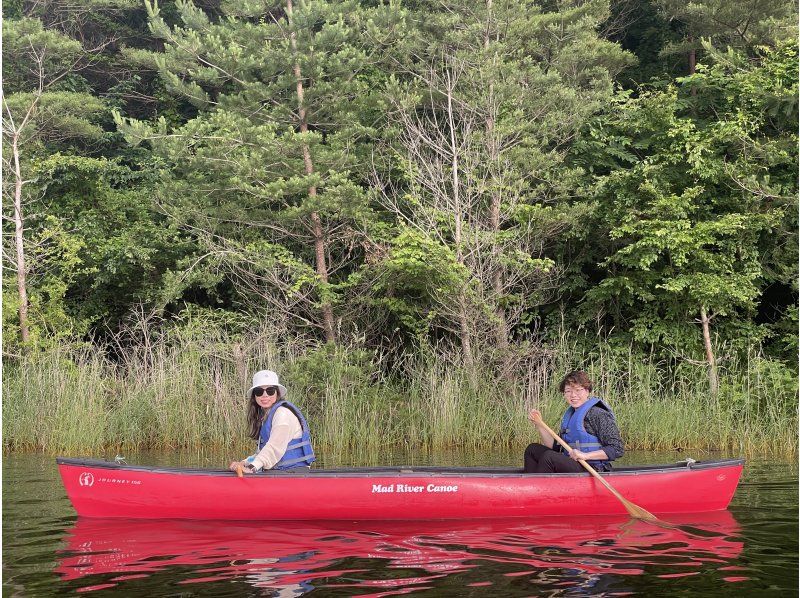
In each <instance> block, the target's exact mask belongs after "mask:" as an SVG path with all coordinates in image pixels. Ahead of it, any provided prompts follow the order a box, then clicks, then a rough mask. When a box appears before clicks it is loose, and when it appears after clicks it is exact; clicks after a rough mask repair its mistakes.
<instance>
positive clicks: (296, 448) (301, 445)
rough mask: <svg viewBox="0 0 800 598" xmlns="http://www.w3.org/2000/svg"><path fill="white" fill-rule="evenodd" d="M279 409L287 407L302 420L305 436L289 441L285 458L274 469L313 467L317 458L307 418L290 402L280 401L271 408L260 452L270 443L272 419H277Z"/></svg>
mask: <svg viewBox="0 0 800 598" xmlns="http://www.w3.org/2000/svg"><path fill="white" fill-rule="evenodd" d="M278 407H286V408H287V409H289V410H290V411H291V412H292V413H294V414H295V415H296V416H297V419H299V420H300V427H301V428H302V429H303V435H302V436H301V437H300V438H293V439H292V440H290V441H289V445H288V446H287V447H286V452H285V453H284V454H283V457H281V460H280V461H278V462H277V463H276V464H275V465H274V466H273V467H272V469H291V468H292V467H305V466H307V465H311V463H313V462H314V461H316V459H317V458H316V457H315V456H314V449H313V448H311V434H310V433H309V431H308V423H306V418H305V417H303V414H302V413H301V412H300V409H299V408H298V407H297V406H296V405H293V404H292V403H290V402H289V401H278V402H276V403H275V404H274V405H273V406H272V408H270V410H269V414H268V415H267V419H266V420H264V423H263V424H262V425H261V433H260V434H259V437H258V450H259V451H260V450H261V449H262V448H264V445H265V444H267V442H269V435H270V434H271V433H272V418H273V417H275V412H276V411H277V410H278Z"/></svg>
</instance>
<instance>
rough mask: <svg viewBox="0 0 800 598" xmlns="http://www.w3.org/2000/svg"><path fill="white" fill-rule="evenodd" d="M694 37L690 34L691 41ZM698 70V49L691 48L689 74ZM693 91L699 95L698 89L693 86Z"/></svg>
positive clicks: (694, 94) (693, 93)
mask: <svg viewBox="0 0 800 598" xmlns="http://www.w3.org/2000/svg"><path fill="white" fill-rule="evenodd" d="M693 39H694V38H692V37H691V36H689V41H690V42H691V41H693ZM696 72H697V50H695V49H694V48H692V49H691V50H689V74H690V75H694V74H695V73H696ZM691 93H692V95H693V96H696V95H697V89H695V88H694V87H692V92H691Z"/></svg>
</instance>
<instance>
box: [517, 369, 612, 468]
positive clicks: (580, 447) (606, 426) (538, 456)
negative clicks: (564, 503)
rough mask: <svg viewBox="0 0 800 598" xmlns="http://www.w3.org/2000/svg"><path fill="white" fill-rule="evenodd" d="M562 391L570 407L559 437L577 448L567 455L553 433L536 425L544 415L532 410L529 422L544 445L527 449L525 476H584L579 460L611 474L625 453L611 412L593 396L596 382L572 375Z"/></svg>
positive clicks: (601, 401) (540, 444)
mask: <svg viewBox="0 0 800 598" xmlns="http://www.w3.org/2000/svg"><path fill="white" fill-rule="evenodd" d="M558 390H559V391H560V392H561V393H563V394H564V399H566V401H567V403H569V407H567V411H566V413H565V414H564V417H563V418H562V421H561V429H560V431H559V436H561V438H562V439H563V440H565V441H566V442H567V443H568V444H569V445H570V446H571V447H573V448H572V449H571V450H570V451H569V454H567V453H565V452H564V449H563V448H562V447H561V445H560V444H558V443H557V442H556V440H555V439H554V438H553V436H552V435H551V434H550V432H549V431H548V430H547V429H546V428H545V427H544V426H542V425H539V424H537V423H536V420H537V419H539V420H541V413H540V412H539V411H538V410H537V409H532V410H531V411H530V413H529V414H528V419H530V420H531V422H533V424H534V425H535V426H536V428H537V430H538V431H539V435H540V436H541V438H542V442H541V443H538V442H536V443H533V444H530V445H528V447H527V448H526V449H525V457H524V459H525V473H578V472H584V471H585V470H584V469H583V466H582V465H581V464H580V463H578V460H579V459H583V460H584V461H586V462H587V463H589V464H590V465H591V466H592V467H594V468H595V469H596V470H598V471H610V470H611V462H612V461H613V460H615V459H618V458H620V457H622V455H623V454H624V453H625V445H624V443H623V442H622V438H621V436H620V433H619V428H618V427H617V422H616V419H615V418H614V414H613V412H612V411H611V408H610V407H609V406H608V405H607V404H606V403H605V401H603V400H602V399H599V398H597V397H594V396H592V381H591V380H590V379H589V376H588V375H587V374H586V372H583V371H580V370H578V371H574V372H570V373H569V374H567V375H566V376H565V377H564V379H563V380H562V381H561V384H560V385H559V387H558Z"/></svg>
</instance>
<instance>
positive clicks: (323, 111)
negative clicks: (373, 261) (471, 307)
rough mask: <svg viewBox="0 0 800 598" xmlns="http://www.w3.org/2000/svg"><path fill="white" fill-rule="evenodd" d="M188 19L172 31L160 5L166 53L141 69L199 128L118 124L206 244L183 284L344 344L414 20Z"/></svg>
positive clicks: (355, 15)
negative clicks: (165, 172)
mask: <svg viewBox="0 0 800 598" xmlns="http://www.w3.org/2000/svg"><path fill="white" fill-rule="evenodd" d="M177 8H178V10H179V14H180V18H181V23H182V24H181V25H180V26H174V27H170V26H168V25H167V23H166V22H165V21H164V20H163V19H162V17H161V15H160V13H159V9H158V7H157V6H156V5H155V4H152V5H148V10H149V11H150V17H151V27H152V30H153V32H154V34H155V35H157V36H158V37H159V38H161V39H163V41H164V52H163V53H149V52H144V51H140V52H136V53H133V52H132V53H131V56H135V57H138V59H139V60H140V61H141V62H142V63H143V64H150V65H151V66H152V67H153V68H156V69H158V72H159V74H160V76H161V78H162V79H163V81H164V82H165V84H166V86H167V88H168V89H169V90H170V91H171V92H172V93H174V94H176V95H178V96H181V97H184V98H186V99H188V100H189V101H190V102H192V104H194V106H195V107H196V110H197V116H196V117H194V118H192V119H191V120H189V121H188V122H187V123H185V124H184V125H182V126H179V127H170V126H169V125H168V123H167V122H166V121H165V120H164V119H160V120H159V121H158V123H156V124H154V125H149V124H147V123H144V122H139V121H134V120H127V119H124V118H122V117H121V116H120V117H119V118H118V122H119V125H120V127H121V130H123V131H124V132H125V134H126V136H127V137H128V139H129V140H131V141H132V142H134V143H139V142H142V141H145V140H147V141H148V142H149V143H150V144H151V145H152V147H153V149H154V151H155V152H156V153H157V154H158V155H159V156H161V157H162V158H163V159H164V160H165V164H166V168H167V169H169V170H170V171H171V173H172V174H173V175H174V178H175V180H174V183H172V184H171V185H170V186H169V187H168V191H166V193H167V194H168V197H165V198H164V202H163V203H164V205H165V209H166V211H167V212H168V213H169V214H170V215H172V216H174V217H175V218H178V219H179V220H180V222H181V223H182V224H183V226H185V227H187V228H190V229H191V230H193V231H195V234H196V235H197V237H198V238H199V239H201V240H202V242H203V243H204V244H205V247H206V250H207V252H206V254H205V256H204V257H203V259H202V260H199V261H197V262H196V263H195V264H194V265H193V269H194V270H195V272H194V273H193V272H190V271H189V270H190V268H189V267H188V266H187V271H186V273H185V275H184V276H182V277H181V279H182V281H183V283H184V284H185V283H188V282H190V281H191V280H193V277H194V276H195V275H198V276H201V277H204V276H206V275H205V274H201V273H200V269H201V266H205V272H212V271H216V272H218V273H222V274H223V275H224V276H226V277H228V278H229V279H231V280H233V281H234V282H235V284H236V285H237V287H240V288H241V290H242V291H243V292H239V293H238V294H237V298H238V299H237V300H239V301H242V302H245V303H247V302H250V305H251V306H252V307H255V308H256V309H258V310H263V309H265V307H267V306H268V309H270V310H274V315H275V314H281V315H282V316H283V317H284V318H286V319H287V320H288V321H294V322H295V323H299V324H301V325H305V326H307V325H312V326H314V327H318V328H319V329H321V330H322V332H323V334H324V337H325V339H326V340H327V341H335V340H336V337H337V328H338V324H337V322H338V321H340V320H337V316H336V314H335V313H334V306H335V305H336V304H338V303H340V302H341V300H342V298H341V293H340V292H339V291H338V290H337V284H341V283H343V282H346V279H347V276H348V274H349V273H351V272H352V271H353V269H354V266H353V259H354V257H355V256H356V255H357V254H358V252H359V248H360V246H361V245H362V244H363V233H362V232H361V229H362V228H363V226H362V223H363V222H369V221H371V220H372V218H373V217H372V216H371V210H370V206H369V205H368V198H367V194H366V193H365V192H364V188H363V186H362V184H361V183H362V180H363V179H362V177H363V171H364V168H365V163H366V159H367V157H368V155H369V145H370V142H371V139H373V138H375V137H376V136H377V135H378V130H377V128H376V126H377V125H378V124H379V123H380V121H381V114H380V104H379V98H378V95H377V90H378V89H379V88H380V86H381V84H380V81H381V78H382V77H384V74H383V73H382V71H381V69H380V61H381V59H382V58H381V56H382V54H383V49H384V48H385V47H386V46H387V45H389V44H390V43H391V41H392V40H393V39H394V38H395V37H396V36H397V31H396V29H397V27H396V24H395V21H396V20H397V19H398V18H399V17H400V16H402V15H401V13H398V11H394V13H397V14H393V12H392V11H389V10H387V8H386V7H383V6H379V7H376V8H364V7H361V6H359V5H358V3H356V2H353V1H352V0H348V1H345V2H338V1H337V2H328V1H307V2H306V1H304V2H301V3H300V4H299V6H295V5H294V3H293V2H291V0H288V1H287V2H283V3H281V2H279V3H275V2H261V1H252V0H251V1H249V2H243V3H242V2H237V3H233V2H231V3H224V4H223V5H222V7H221V13H222V16H221V17H220V18H218V19H212V18H210V17H209V15H208V14H206V13H205V12H204V11H202V10H201V9H199V8H197V7H196V6H194V5H193V4H191V3H190V2H178V3H177ZM212 278H213V277H212ZM217 280H219V277H217Z"/></svg>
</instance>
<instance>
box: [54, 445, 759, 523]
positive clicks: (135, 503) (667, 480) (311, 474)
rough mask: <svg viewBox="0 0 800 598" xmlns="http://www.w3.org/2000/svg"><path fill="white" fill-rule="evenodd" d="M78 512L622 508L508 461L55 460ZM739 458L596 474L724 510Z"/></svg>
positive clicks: (606, 496) (456, 512)
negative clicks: (260, 463)
mask: <svg viewBox="0 0 800 598" xmlns="http://www.w3.org/2000/svg"><path fill="white" fill-rule="evenodd" d="M56 462H57V463H58V468H59V471H60V473H61V479H62V480H63V482H64V488H65V489H66V491H67V495H68V496H69V499H70V500H71V501H72V505H73V506H74V507H75V510H76V511H77V513H78V515H80V516H83V517H126V518H135V519H153V518H160V519H229V520H253V519H259V520H268V519H272V520H280V519H283V520H337V519H338V520H414V519H472V518H505V517H540V516H550V515H569V516H574V515H619V514H624V513H625V507H624V506H623V505H622V503H620V501H619V500H617V499H616V498H615V497H614V496H613V495H612V494H611V493H610V492H609V491H608V490H607V489H606V488H604V487H603V485H602V484H601V483H600V482H599V481H597V480H595V479H594V478H593V477H592V476H590V475H589V474H588V473H573V474H525V473H522V471H521V470H520V469H516V468H511V467H504V468H503V467H480V468H478V467H449V468H443V467H417V466H408V467H371V468H346V469H314V468H312V469H303V470H302V471H297V470H294V471H292V470H289V471H268V472H265V473H260V474H250V475H245V476H244V477H242V478H238V477H236V475H235V474H233V473H231V472H230V471H227V470H212V469H186V468H175V467H149V466H136V465H127V464H120V463H115V462H106V461H94V460H83V459H68V458H58V459H56ZM743 465H744V461H743V460H741V459H732V460H723V461H706V462H703V461H696V462H695V461H692V460H691V459H690V460H688V461H686V462H680V463H675V464H671V465H654V466H653V465H651V466H644V467H619V468H616V469H615V470H614V471H613V472H610V473H604V474H603V476H604V477H605V478H606V480H608V482H609V483H611V485H612V486H614V488H616V489H617V490H618V491H619V492H620V493H621V494H622V496H624V497H625V498H627V499H628V500H629V501H631V502H633V503H635V504H637V505H639V506H641V507H643V508H645V509H647V510H648V511H650V512H651V513H664V514H666V513H688V512H691V513H699V512H704V511H718V510H721V509H725V508H726V507H727V506H728V503H730V501H731V498H732V497H733V493H734V492H735V490H736V486H737V484H738V483H739V478H740V476H741V473H742V467H743Z"/></svg>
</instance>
